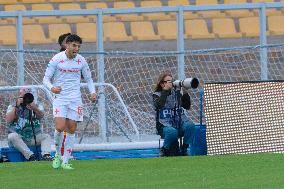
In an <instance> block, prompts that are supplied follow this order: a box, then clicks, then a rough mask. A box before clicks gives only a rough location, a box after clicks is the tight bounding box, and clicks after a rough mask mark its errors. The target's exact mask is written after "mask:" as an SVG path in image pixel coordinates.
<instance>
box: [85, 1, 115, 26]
mask: <svg viewBox="0 0 284 189" xmlns="http://www.w3.org/2000/svg"><path fill="white" fill-rule="evenodd" d="M106 8H108V6H107V4H106V3H105V2H92V3H86V9H106ZM88 18H89V19H91V20H92V21H93V22H95V21H96V19H97V18H96V16H95V15H90V16H88ZM103 21H104V22H114V21H116V18H115V17H114V16H110V15H104V16H103Z"/></svg>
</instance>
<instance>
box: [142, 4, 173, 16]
mask: <svg viewBox="0 0 284 189" xmlns="http://www.w3.org/2000/svg"><path fill="white" fill-rule="evenodd" d="M140 6H141V7H161V6H162V3H161V1H141V4H140ZM142 16H143V17H144V20H170V19H171V16H170V15H168V14H165V13H162V12H161V13H143V14H142Z"/></svg>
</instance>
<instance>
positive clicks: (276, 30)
mask: <svg viewBox="0 0 284 189" xmlns="http://www.w3.org/2000/svg"><path fill="white" fill-rule="evenodd" d="M283 20H284V16H269V17H268V29H269V32H270V33H271V34H272V35H284V23H283Z"/></svg>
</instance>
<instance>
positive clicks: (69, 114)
mask: <svg viewBox="0 0 284 189" xmlns="http://www.w3.org/2000/svg"><path fill="white" fill-rule="evenodd" d="M53 117H64V118H68V119H71V120H74V121H83V104H82V102H81V100H78V101H70V102H68V101H66V102H65V101H59V100H56V99H55V100H54V101H53Z"/></svg>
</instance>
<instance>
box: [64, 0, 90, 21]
mask: <svg viewBox="0 0 284 189" xmlns="http://www.w3.org/2000/svg"><path fill="white" fill-rule="evenodd" d="M80 9H81V7H80V4H77V3H64V4H59V10H80ZM60 18H61V19H62V21H63V22H64V23H66V22H67V23H80V22H81V23H82V22H89V19H88V18H87V17H85V16H61V17H60Z"/></svg>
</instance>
